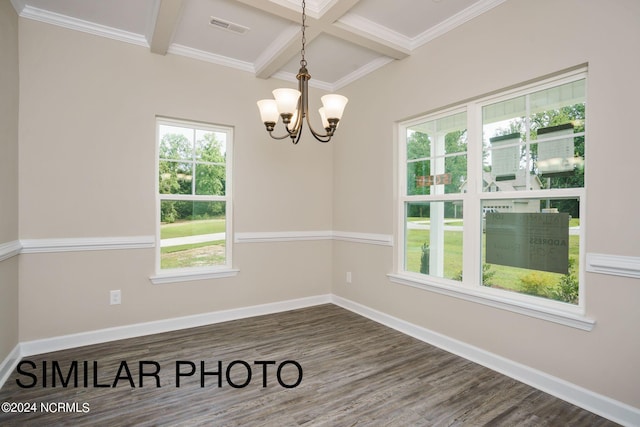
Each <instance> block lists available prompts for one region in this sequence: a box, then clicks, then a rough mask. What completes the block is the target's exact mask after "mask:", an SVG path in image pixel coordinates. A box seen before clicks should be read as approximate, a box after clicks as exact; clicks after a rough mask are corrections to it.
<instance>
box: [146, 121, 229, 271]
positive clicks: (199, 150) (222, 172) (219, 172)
mask: <svg viewBox="0 0 640 427" xmlns="http://www.w3.org/2000/svg"><path fill="white" fill-rule="evenodd" d="M157 135H158V177H157V179H158V199H159V203H158V207H159V209H158V239H159V245H158V246H159V248H158V261H157V266H158V267H157V268H158V271H161V272H164V273H167V272H171V271H176V272H179V271H191V270H195V269H200V270H202V269H219V268H223V267H227V268H228V267H230V266H231V253H230V247H229V246H230V245H228V240H227V236H228V235H230V233H229V230H230V229H231V224H230V218H231V217H230V207H231V204H230V200H231V192H230V185H229V184H230V170H229V169H230V163H228V161H229V158H230V148H231V144H232V130H231V129H230V128H225V127H221V126H212V125H205V124H201V123H189V122H182V121H173V120H166V119H162V120H158V123H157Z"/></svg>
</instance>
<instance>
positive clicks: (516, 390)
mask: <svg viewBox="0 0 640 427" xmlns="http://www.w3.org/2000/svg"><path fill="white" fill-rule="evenodd" d="M256 361H257V362H259V363H257V364H256V363H255V362H256ZM74 362H75V363H74ZM94 362H95V364H96V365H95V366H94ZM201 362H202V364H203V365H204V366H202V365H201ZM270 362H275V363H274V364H272V363H270ZM294 362H295V363H294ZM296 363H297V364H299V365H300V367H301V370H302V378H301V382H300V383H299V384H298V385H296V383H297V382H298V381H300V371H299V369H298V367H297V366H296ZM43 364H44V367H45V368H46V375H45V374H43ZM85 365H86V366H85ZM19 367H20V370H21V371H22V372H18V371H17V370H16V371H15V372H14V373H13V374H12V376H11V377H10V378H9V379H8V380H7V382H6V383H5V385H4V387H3V388H2V389H1V390H0V402H13V408H10V409H16V410H17V409H25V408H24V407H23V408H19V407H18V402H20V403H28V404H29V405H31V407H30V408H28V409H36V411H37V412H32V413H2V412H0V425H2V426H28V425H34V426H53V425H73V426H84V425H91V426H165V425H166V426H175V425H181V426H299V425H302V426H368V425H372V426H477V425H491V426H495V425H500V426H612V425H616V424H614V423H612V422H610V421H608V420H606V419H603V418H601V417H598V416H596V415H594V414H592V413H590V412H588V411H585V410H583V409H580V408H578V407H576V406H573V405H571V404H569V403H566V402H564V401H562V400H559V399H556V398H554V397H552V396H550V395H548V394H545V393H543V392H541V391H538V390H536V389H534V388H531V387H529V386H527V385H524V384H522V383H519V382H518V381H515V380H513V379H511V378H509V377H506V376H504V375H501V374H499V373H496V372H494V371H491V370H489V369H487V368H484V367H482V366H479V365H477V364H475V363H472V362H469V361H467V360H465V359H463V358H460V357H457V356H454V355H452V354H450V353H447V352H445V351H443V350H440V349H438V348H436V347H433V346H431V345H428V344H425V343H423V342H421V341H418V340H416V339H413V338H411V337H408V336H406V335H404V334H402V333H399V332H397V331H395V330H392V329H390V328H387V327H385V326H382V325H380V324H377V323H375V322H373V321H371V320H369V319H366V318H364V317H361V316H359V315H357V314H354V313H351V312H349V311H347V310H344V309H342V308H340V307H337V306H334V305H322V306H317V307H312V308H306V309H301V310H294V311H289V312H284V313H279V314H273V315H268V316H260V317H254V318H250V319H242V320H236V321H231V322H225V323H219V324H215V325H211V326H205V327H199V328H193V329H188V330H183V331H175V332H169V333H163V334H157V335H151V336H147V337H141V338H134V339H127V340H121V341H115V342H110V343H105V344H99V345H92V346H86V347H81V348H75V349H71V350H65V351H59V352H54V353H48V354H42V355H38V356H32V357H28V358H25V359H24V360H23V361H22V363H21V365H19ZM265 371H266V374H267V375H266V376H265V375H263V373H264V372H265ZM176 372H178V373H179V374H180V375H179V376H177V375H176ZM191 372H193V375H190V376H189V375H188V374H190V373H191ZM216 372H218V373H219V375H218V374H216ZM140 373H142V374H143V375H142V376H140ZM203 373H204V375H202V374H203ZM227 373H228V375H227ZM278 373H279V375H278ZM76 375H77V379H76ZM45 380H46V384H45V383H44V381H45ZM54 380H55V381H56V387H53V386H52V385H53V381H54ZM140 380H142V386H140ZM17 381H20V384H21V385H22V387H21V386H20V385H18V382H17ZM201 381H204V386H203V384H201ZM219 381H221V383H222V384H221V387H219ZM63 383H66V386H62V384H63ZM114 383H116V384H115V387H112V386H113V385H114ZM245 383H246V385H245ZM265 383H266V387H265V386H264V385H265ZM178 384H179V387H177V385H178ZM59 403H61V404H62V406H57V405H58V404H59ZM65 404H66V406H65ZM85 404H86V406H84V405H85ZM41 405H42V406H41ZM45 410H50V411H51V412H46V411H45Z"/></svg>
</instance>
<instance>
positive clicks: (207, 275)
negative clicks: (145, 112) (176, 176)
mask: <svg viewBox="0 0 640 427" xmlns="http://www.w3.org/2000/svg"><path fill="white" fill-rule="evenodd" d="M163 125H165V126H178V127H183V128H189V129H192V130H194V131H198V130H203V131H210V132H216V133H224V134H226V141H225V162H224V167H225V191H224V193H225V194H224V195H199V194H195V190H193V191H192V192H193V193H194V194H161V193H160V184H159V181H158V175H159V171H160V162H161V161H162V160H161V159H160V127H161V126H163ZM233 138H234V128H233V127H232V126H228V125H219V124H212V123H204V122H198V121H193V120H182V119H173V118H168V117H161V116H157V117H156V121H155V174H154V183H155V195H156V206H155V217H154V221H155V231H156V250H155V274H154V275H153V276H151V277H150V280H151V282H152V283H153V284H163V283H173V282H184V281H193V280H203V279H215V278H222V277H232V276H235V275H237V274H238V272H239V270H237V269H234V268H233V257H232V254H233V238H232V236H233V203H232V202H233V182H232V179H233V142H234V141H233ZM185 163H190V164H191V163H193V167H194V171H195V165H197V164H199V162H197V161H195V160H194V159H189V160H188V161H186V162H185ZM202 163H204V164H206V163H207V162H202ZM194 178H195V175H194ZM195 185H196V183H195V179H194V180H193V186H194V187H193V188H195ZM163 200H184V201H193V202H224V204H225V263H224V264H221V265H211V266H204V267H184V268H174V269H162V268H161V245H160V242H161V239H160V226H161V224H160V210H161V204H162V201H163Z"/></svg>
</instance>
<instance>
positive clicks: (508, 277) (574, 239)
mask: <svg viewBox="0 0 640 427" xmlns="http://www.w3.org/2000/svg"><path fill="white" fill-rule="evenodd" d="M409 221H412V222H417V223H422V224H428V223H429V219H428V218H409ZM447 225H457V226H460V225H462V221H454V222H451V223H447ZM579 225H580V219H579V218H572V219H571V222H570V224H569V226H570V227H577V226H579ZM462 234H463V233H462V231H452V230H446V231H444V266H443V267H444V274H443V277H445V278H448V279H456V278H457V277H459V275H460V272H461V271H462V252H463V250H462V246H463V245H462ZM429 237H430V230H422V229H409V230H407V236H406V245H407V251H406V259H407V261H406V264H407V265H406V269H407V271H412V272H420V257H421V255H422V245H423V244H424V243H425V242H426V243H427V244H429ZM484 239H485V236H484V235H483V236H482V248H483V254H482V256H483V263H484V247H485V246H484ZM579 246H580V237H579V236H574V235H570V236H569V258H570V259H573V260H574V262H575V267H576V270H577V269H578V262H579V251H580V249H579ZM490 271H491V272H493V273H494V274H493V276H492V277H491V280H490V283H485V285H489V286H492V287H496V288H501V289H507V290H512V291H516V292H525V291H527V288H526V286H527V284H530V283H531V281H534V280H535V281H538V282H539V283H541V284H543V285H546V287H547V289H546V290H549V288H550V287H552V286H554V285H555V284H556V283H558V282H559V280H560V279H561V278H562V277H563V275H562V274H558V273H549V272H540V271H536V270H528V269H524V268H517V267H510V266H504V265H497V264H491V268H490ZM546 290H545V289H543V293H544V292H545V291H546Z"/></svg>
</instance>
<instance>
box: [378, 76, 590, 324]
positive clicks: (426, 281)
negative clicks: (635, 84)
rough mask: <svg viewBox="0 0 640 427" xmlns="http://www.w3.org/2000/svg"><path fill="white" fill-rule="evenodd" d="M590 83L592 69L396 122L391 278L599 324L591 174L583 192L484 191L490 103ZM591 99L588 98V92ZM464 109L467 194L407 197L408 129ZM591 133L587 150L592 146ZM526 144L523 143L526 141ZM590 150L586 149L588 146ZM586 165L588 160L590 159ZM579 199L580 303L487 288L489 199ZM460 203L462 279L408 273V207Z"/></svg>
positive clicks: (551, 317) (547, 316) (543, 315)
mask: <svg viewBox="0 0 640 427" xmlns="http://www.w3.org/2000/svg"><path fill="white" fill-rule="evenodd" d="M581 79H584V80H585V92H586V86H587V84H588V78H587V69H586V67H580V68H578V69H575V70H572V71H569V72H566V73H563V74H558V75H556V76H554V77H550V78H545V79H540V80H538V81H536V82H532V83H528V84H524V85H521V86H518V87H514V88H512V89H509V90H505V91H501V92H499V93H494V94H493V95H489V96H483V97H479V98H476V99H472V100H469V101H466V102H464V103H462V104H458V105H456V106H454V107H451V108H446V109H443V110H438V111H436V112H435V113H431V114H425V115H422V116H420V117H417V118H413V119H410V120H406V121H402V122H398V123H397V124H396V131H397V134H396V138H397V144H396V147H397V150H398V151H397V156H396V159H397V176H396V180H397V186H396V188H397V202H396V214H395V218H396V224H397V226H396V237H397V238H396V242H397V245H396V250H395V252H396V253H395V259H394V273H392V274H389V275H388V276H389V279H390V280H391V281H392V282H394V283H398V284H403V285H408V286H413V287H418V288H420V289H426V290H429V291H434V292H437V293H440V294H445V295H449V296H453V297H456V298H460V299H463V300H467V301H473V302H476V303H481V304H485V305H489V306H492V307H496V308H500V309H504V310H508V311H512V312H517V313H520V314H525V315H527V316H531V317H535V318H540V319H544V320H548V321H552V322H555V323H559V324H563V325H567V326H571V327H575V328H578V329H582V330H587V331H589V330H591V329H592V328H593V326H594V324H595V321H594V320H592V319H589V318H587V317H586V316H585V311H586V309H585V307H586V305H585V304H586V295H585V269H586V250H585V249H586V248H585V240H586V239H585V236H584V234H585V229H586V224H587V221H588V219H587V215H586V200H587V199H586V188H587V185H588V184H587V181H588V176H587V175H588V172H586V169H585V183H584V187H582V188H567V189H544V190H528V191H499V192H488V191H483V188H482V186H483V183H482V164H483V162H482V159H483V149H484V144H483V135H482V133H483V120H482V109H483V107H484V106H486V105H490V104H495V103H497V102H500V101H502V100H507V99H511V98H514V97H517V96H521V95H526V94H530V93H534V92H536V91H540V90H544V89H547V88H550V87H555V86H559V85H562V84H565V83H569V82H573V81H577V80H581ZM585 100H586V94H585ZM462 111H466V113H467V125H468V126H467V191H466V192H461V193H448V194H427V195H407V194H408V193H407V162H408V160H407V155H406V154H407V153H406V151H407V138H406V136H407V130H408V129H409V128H411V127H412V126H415V125H417V124H419V123H424V122H426V121H431V120H435V119H438V118H440V117H443V116H447V115H451V114H456V113H459V112H462ZM586 133H587V132H586V130H585V133H584V134H583V135H585V146H586V145H587V144H588V143H587V137H586ZM523 143H524V141H523ZM585 151H587V149H586V148H585ZM585 162H586V160H585ZM576 197H577V198H578V199H579V201H580V231H579V236H580V243H579V251H580V254H579V269H578V280H579V301H578V304H569V303H564V302H561V301H555V300H550V299H546V298H541V297H535V296H530V295H525V294H521V293H518V292H513V291H506V290H500V289H494V288H491V287H487V286H483V285H482V262H481V260H482V250H483V249H482V214H481V213H480V212H481V207H482V203H483V201H485V200H507V199H547V198H576ZM453 200H461V201H462V203H463V212H464V225H463V278H462V281H461V282H460V281H455V280H452V279H446V278H439V277H435V276H429V275H424V274H420V273H414V272H410V271H407V270H405V257H406V254H405V252H406V251H405V244H406V239H405V237H406V236H405V222H406V217H405V206H406V204H407V203H410V202H423V201H428V202H435V201H453Z"/></svg>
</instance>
